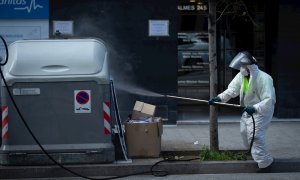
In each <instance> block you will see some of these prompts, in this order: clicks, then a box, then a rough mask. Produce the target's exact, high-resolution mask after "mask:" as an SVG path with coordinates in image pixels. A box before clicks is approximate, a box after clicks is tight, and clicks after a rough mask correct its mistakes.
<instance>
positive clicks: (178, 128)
mask: <svg viewBox="0 0 300 180" xmlns="http://www.w3.org/2000/svg"><path fill="white" fill-rule="evenodd" d="M298 120H299V121H295V120H294V122H291V121H284V120H281V121H278V120H275V121H272V122H271V125H270V127H269V128H268V130H267V136H266V143H267V148H268V150H269V151H270V152H271V154H272V155H273V156H274V158H275V159H276V158H278V159H300V119H298ZM218 129H219V147H220V150H246V148H245V147H244V145H243V142H242V138H241V135H240V124H239V123H238V122H236V123H220V124H219V126H218ZM204 145H206V146H208V147H209V124H208V123H206V124H202V125H192V124H190V125H174V126H172V125H170V126H167V125H165V126H164V133H163V136H162V151H198V150H201V149H202V147H203V146H204Z"/></svg>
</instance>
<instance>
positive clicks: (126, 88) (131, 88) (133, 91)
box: [115, 83, 164, 97]
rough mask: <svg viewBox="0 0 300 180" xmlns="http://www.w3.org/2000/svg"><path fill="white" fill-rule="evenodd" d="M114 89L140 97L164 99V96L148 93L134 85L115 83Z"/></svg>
mask: <svg viewBox="0 0 300 180" xmlns="http://www.w3.org/2000/svg"><path fill="white" fill-rule="evenodd" d="M115 86H116V88H117V89H119V90H121V91H125V92H128V93H130V94H136V95H141V96H149V97H164V95H162V94H159V93H156V92H152V91H149V90H147V89H144V88H141V87H138V86H136V85H134V84H131V83H126V84H125V83H116V84H115Z"/></svg>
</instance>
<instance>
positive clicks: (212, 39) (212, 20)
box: [208, 0, 219, 151]
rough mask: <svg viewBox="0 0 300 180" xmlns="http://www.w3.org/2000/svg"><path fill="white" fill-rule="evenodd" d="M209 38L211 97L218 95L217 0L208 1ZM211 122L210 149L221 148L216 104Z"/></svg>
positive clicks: (213, 107) (212, 110) (211, 108)
mask: <svg viewBox="0 0 300 180" xmlns="http://www.w3.org/2000/svg"><path fill="white" fill-rule="evenodd" d="M208 7H209V15H208V40H209V73H210V79H209V80H210V97H211V98H212V97H215V96H217V89H218V88H217V87H218V86H217V85H218V79H217V77H218V76H217V44H216V39H217V38H216V36H217V34H216V33H217V32H216V0H209V1H208ZM209 122H210V149H211V150H214V151H218V150H219V138H218V111H217V107H216V106H210V108H209Z"/></svg>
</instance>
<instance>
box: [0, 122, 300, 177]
mask: <svg viewBox="0 0 300 180" xmlns="http://www.w3.org/2000/svg"><path fill="white" fill-rule="evenodd" d="M299 135H300V120H299V121H293V122H291V121H284V120H282V121H274V122H272V123H271V125H270V127H269V129H268V131H267V146H268V149H269V150H270V152H271V153H272V155H273V156H274V158H275V162H274V165H273V167H272V172H273V173H279V172H281V173H285V172H300V150H299V149H300V137H299ZM204 145H206V146H209V125H208V124H207V123H206V124H201V125H191V124H190V125H164V132H163V136H162V151H199V150H201V148H202V147H203V146H204ZM219 145H220V149H221V150H245V148H244V147H243V143H242V139H241V136H240V133H239V123H237V122H235V123H220V124H219ZM159 160H162V159H161V158H157V159H133V162H132V163H127V164H126V163H125V164H124V163H118V162H116V163H112V164H88V165H69V166H67V167H69V168H71V169H72V170H73V171H75V172H77V173H80V174H83V175H86V176H118V175H125V174H132V173H139V172H145V171H146V172H149V170H150V169H151V167H152V165H153V164H154V163H156V162H158V161H159ZM156 168H158V169H160V170H161V169H163V170H166V171H168V172H169V173H170V174H228V173H255V172H256V170H257V164H256V163H255V162H254V161H251V160H250V161H208V162H206V161H205V162H200V161H191V162H164V163H162V164H160V165H159V166H157V167H156ZM70 176H73V175H71V174H69V173H68V172H66V171H64V170H63V169H61V168H59V167H57V166H54V165H49V166H0V179H9V178H30V179H31V178H43V177H44V178H46V177H70Z"/></svg>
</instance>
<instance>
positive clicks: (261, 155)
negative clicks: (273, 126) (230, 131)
mask: <svg viewBox="0 0 300 180" xmlns="http://www.w3.org/2000/svg"><path fill="white" fill-rule="evenodd" d="M229 67H231V68H234V69H238V70H240V72H239V73H238V74H237V75H236V76H235V77H234V79H233V80H232V81H231V83H230V84H229V85H228V88H227V89H226V90H225V91H224V92H223V93H221V94H219V95H218V96H216V97H214V98H212V99H211V100H210V101H209V104H210V105H214V102H227V101H229V100H230V99H231V98H235V97H237V96H238V95H240V104H241V106H244V107H245V108H244V111H243V114H242V117H241V121H240V131H241V135H242V139H243V141H244V144H245V145H246V147H247V148H250V147H249V144H250V142H251V140H252V135H253V122H252V117H251V115H253V117H254V120H255V138H254V142H253V146H252V149H251V155H252V158H253V159H254V160H255V161H256V162H257V163H258V167H259V169H258V172H269V171H270V168H271V164H272V162H273V157H272V156H271V154H270V153H269V152H268V151H267V149H266V142H265V136H266V130H267V127H268V125H269V124H270V121H271V119H272V117H273V113H274V104H275V102H276V97H275V89H274V86H273V79H272V77H271V76H270V75H268V74H267V73H265V72H263V71H261V70H259V68H258V66H257V65H256V60H255V58H254V57H253V56H252V55H251V54H250V53H249V52H247V51H242V52H240V53H238V54H237V55H236V56H235V57H234V58H233V60H232V62H231V63H230V65H229Z"/></svg>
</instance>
